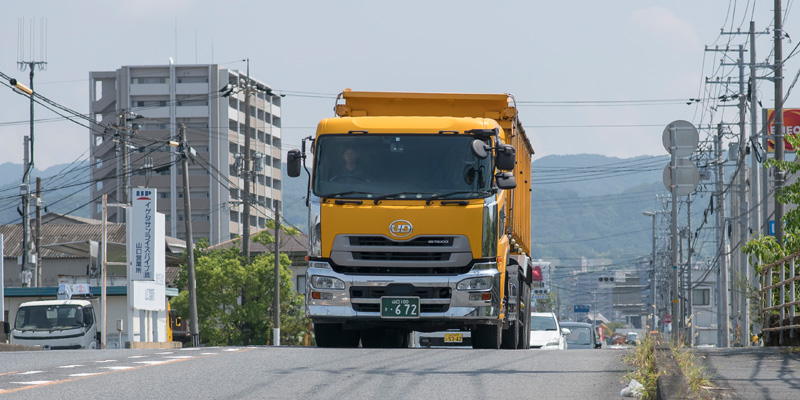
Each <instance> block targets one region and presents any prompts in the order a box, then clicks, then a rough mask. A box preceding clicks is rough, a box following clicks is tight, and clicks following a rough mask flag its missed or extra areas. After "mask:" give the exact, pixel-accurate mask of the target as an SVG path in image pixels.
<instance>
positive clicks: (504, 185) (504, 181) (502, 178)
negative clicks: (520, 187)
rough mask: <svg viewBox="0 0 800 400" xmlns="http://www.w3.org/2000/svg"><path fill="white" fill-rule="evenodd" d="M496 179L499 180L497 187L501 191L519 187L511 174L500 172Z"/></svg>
mask: <svg viewBox="0 0 800 400" xmlns="http://www.w3.org/2000/svg"><path fill="white" fill-rule="evenodd" d="M494 178H495V179H496V180H497V187H498V188H500V189H514V188H515V187H517V181H516V179H514V174H513V173H511V172H500V173H498V174H497V175H495V176H494Z"/></svg>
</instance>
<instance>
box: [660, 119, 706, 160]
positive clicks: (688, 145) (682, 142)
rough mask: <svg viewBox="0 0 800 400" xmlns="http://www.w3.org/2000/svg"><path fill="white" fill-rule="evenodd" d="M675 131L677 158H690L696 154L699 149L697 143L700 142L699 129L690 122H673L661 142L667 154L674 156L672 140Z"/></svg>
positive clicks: (668, 126) (666, 129)
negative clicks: (695, 150) (695, 151)
mask: <svg viewBox="0 0 800 400" xmlns="http://www.w3.org/2000/svg"><path fill="white" fill-rule="evenodd" d="M672 131H675V134H674V137H675V143H674V147H675V156H676V157H688V156H690V155H692V153H694V149H696V148H697V143H698V142H699V141H700V134H699V133H697V128H695V127H694V125H693V124H692V123H691V122H689V121H683V120H677V121H672V122H671V123H670V124H669V125H667V127H666V128H664V133H663V134H662V135H661V141H662V142H663V143H664V148H665V149H667V153H669V154H672V147H673V143H672V138H673V133H672Z"/></svg>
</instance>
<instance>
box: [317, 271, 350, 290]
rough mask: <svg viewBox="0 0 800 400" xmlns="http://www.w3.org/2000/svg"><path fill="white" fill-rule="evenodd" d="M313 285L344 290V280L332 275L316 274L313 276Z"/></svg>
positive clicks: (318, 287)
mask: <svg viewBox="0 0 800 400" xmlns="http://www.w3.org/2000/svg"><path fill="white" fill-rule="evenodd" d="M311 287H313V288H314V289H334V290H344V281H343V280H341V279H337V278H332V277H330V276H319V275H314V276H312V277H311Z"/></svg>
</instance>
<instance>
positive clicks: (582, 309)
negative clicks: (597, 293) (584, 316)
mask: <svg viewBox="0 0 800 400" xmlns="http://www.w3.org/2000/svg"><path fill="white" fill-rule="evenodd" d="M589 308H590V307H589V305H588V304H578V305H576V306H575V312H576V313H588V312H589Z"/></svg>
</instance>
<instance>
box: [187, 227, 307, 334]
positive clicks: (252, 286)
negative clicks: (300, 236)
mask: <svg viewBox="0 0 800 400" xmlns="http://www.w3.org/2000/svg"><path fill="white" fill-rule="evenodd" d="M268 227H270V228H274V225H271V226H268ZM273 230H274V229H273ZM283 232H284V234H287V235H296V234H297V231H296V230H294V229H291V228H284V229H283ZM252 239H253V241H254V242H257V243H261V244H263V245H265V246H266V245H269V244H273V243H275V239H274V237H273V236H272V235H271V234H270V233H269V231H268V229H265V230H262V231H261V232H259V233H257V234H256V235H254V236H253V238H252ZM237 240H240V239H237ZM194 255H195V271H196V272H195V276H196V287H197V312H198V316H199V318H198V320H199V327H200V338H201V340H202V342H203V343H206V344H209V345H247V344H267V343H268V342H269V343H272V342H273V341H274V340H273V337H272V335H273V319H274V317H273V310H274V304H273V303H274V287H275V278H274V274H275V256H274V254H273V253H264V254H259V255H256V256H255V257H253V258H252V260H251V262H250V263H246V262H245V260H244V258H243V257H242V256H241V254H240V252H239V248H238V246H234V247H232V248H228V249H209V243H208V241H206V240H201V241H200V242H199V243H198V245H197V248H196V250H195V254H194ZM279 264H280V270H279V274H280V287H279V290H280V298H281V302H280V305H279V307H280V319H281V343H282V344H299V343H301V342H302V338H303V337H304V336H305V335H308V334H309V332H308V326H309V324H308V322H309V321H308V319H307V318H306V317H305V314H304V311H303V310H304V298H303V296H301V295H299V294H297V293H296V292H294V291H293V290H292V273H291V270H290V269H289V265H290V261H289V257H288V256H287V255H286V254H285V253H281V254H280V259H279ZM187 283H188V275H187V268H186V265H183V266H181V271H180V275H179V278H178V280H177V284H178V287H179V288H185V287H187ZM242 299H244V302H242ZM171 305H172V307H174V308H175V309H176V310H178V312H179V314H180V315H181V317H183V318H185V319H187V320H188V316H189V293H188V291H187V290H182V291H181V292H180V293H179V295H178V297H177V298H175V299H173V300H172V301H171Z"/></svg>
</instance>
